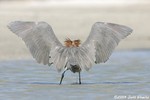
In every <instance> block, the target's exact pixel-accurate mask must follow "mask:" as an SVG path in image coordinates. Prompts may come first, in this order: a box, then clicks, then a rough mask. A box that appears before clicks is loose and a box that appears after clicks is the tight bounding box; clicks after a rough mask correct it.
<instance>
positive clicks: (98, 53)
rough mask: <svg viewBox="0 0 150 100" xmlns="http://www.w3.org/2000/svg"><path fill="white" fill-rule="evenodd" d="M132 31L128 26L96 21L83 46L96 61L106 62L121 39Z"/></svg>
mask: <svg viewBox="0 0 150 100" xmlns="http://www.w3.org/2000/svg"><path fill="white" fill-rule="evenodd" d="M131 32H132V29H131V28H129V27H127V26H123V25H118V24H113V23H104V22H96V23H95V24H94V25H93V26H92V29H91V32H90V35H89V36H88V38H87V40H86V41H85V42H84V43H83V44H82V45H81V47H82V48H86V49H87V50H88V52H89V54H90V57H91V59H94V61H95V63H102V62H106V61H107V60H108V58H109V57H110V55H111V54H112V52H113V50H114V49H115V47H116V46H117V45H118V43H119V42H120V40H121V39H123V38H125V37H126V36H128V35H129V34H130V33H131ZM91 55H92V56H91ZM89 67H90V66H89Z"/></svg>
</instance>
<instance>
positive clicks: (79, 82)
mask: <svg viewBox="0 0 150 100" xmlns="http://www.w3.org/2000/svg"><path fill="white" fill-rule="evenodd" d="M79 84H81V75H80V72H79Z"/></svg>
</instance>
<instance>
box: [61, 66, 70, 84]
mask: <svg viewBox="0 0 150 100" xmlns="http://www.w3.org/2000/svg"><path fill="white" fill-rule="evenodd" d="M67 70H68V68H67V69H66V70H65V71H64V72H63V73H62V76H61V80H60V83H59V85H61V83H62V80H63V78H64V74H65V72H66V71H67Z"/></svg>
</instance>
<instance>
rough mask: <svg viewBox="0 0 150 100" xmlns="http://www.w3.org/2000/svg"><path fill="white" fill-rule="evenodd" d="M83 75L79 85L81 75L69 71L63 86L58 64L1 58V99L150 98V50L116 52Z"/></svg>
mask: <svg viewBox="0 0 150 100" xmlns="http://www.w3.org/2000/svg"><path fill="white" fill-rule="evenodd" d="M81 76H82V84H81V85H78V84H77V82H78V74H77V73H76V74H73V73H71V72H70V71H68V72H66V74H65V77H64V80H63V83H62V85H59V84H58V83H59V81H60V77H61V73H58V72H57V71H56V69H55V67H54V66H51V67H49V66H44V65H41V64H37V63H36V61H34V60H33V59H29V60H9V61H0V100H56V99H57V100H60V99H61V100H70V99H72V100H77V99H78V100H93V99H94V100H102V99H103V100H112V99H115V96H126V99H127V97H129V96H136V97H137V96H148V97H149V99H150V78H149V77H150V51H148V50H147V51H118V52H114V53H113V54H112V56H111V57H110V59H109V60H108V62H106V63H105V64H98V65H95V66H94V67H92V69H91V70H90V71H89V72H86V71H83V72H82V73H81ZM119 100H121V99H119ZM139 100H140V99H139ZM142 100H143V99H142ZM144 100H148V99H144Z"/></svg>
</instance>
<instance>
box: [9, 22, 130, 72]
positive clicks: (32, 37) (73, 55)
mask: <svg viewBox="0 0 150 100" xmlns="http://www.w3.org/2000/svg"><path fill="white" fill-rule="evenodd" d="M8 28H9V29H10V30H11V31H12V32H13V33H15V34H16V35H18V36H19V37H21V38H22V39H23V41H24V42H25V44H26V45H27V47H28V48H29V50H30V52H31V54H32V56H33V57H34V58H35V59H36V60H37V62H38V63H43V64H44V65H46V64H49V63H53V64H54V65H55V66H56V68H57V69H58V71H61V70H62V69H63V68H64V67H65V66H66V67H70V65H78V66H80V68H81V69H86V70H89V69H90V68H91V67H92V66H93V64H94V63H103V62H106V61H107V60H108V58H109V57H110V55H111V53H112V51H113V50H114V49H115V47H116V46H117V45H118V43H119V42H120V40H121V39H123V38H125V37H126V36H128V35H129V34H130V33H131V32H132V29H131V28H129V27H127V26H123V25H118V24H113V23H104V22H96V23H95V24H94V25H93V26H92V29H91V32H90V34H89V36H88V38H87V40H86V41H85V42H84V43H83V44H81V45H80V46H79V47H69V48H68V47H65V46H63V45H62V44H61V43H60V41H59V40H58V39H57V37H56V36H55V34H54V32H53V30H52V28H51V26H50V25H48V24H47V23H46V22H38V23H35V22H23V21H14V22H11V23H10V24H9V25H8Z"/></svg>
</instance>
